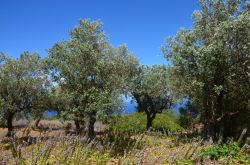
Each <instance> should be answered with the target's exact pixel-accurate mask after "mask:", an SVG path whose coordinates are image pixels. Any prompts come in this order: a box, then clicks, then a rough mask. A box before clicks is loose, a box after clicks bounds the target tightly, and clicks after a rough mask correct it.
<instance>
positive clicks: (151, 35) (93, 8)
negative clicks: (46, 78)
mask: <svg viewBox="0 0 250 165" xmlns="http://www.w3.org/2000/svg"><path fill="white" fill-rule="evenodd" d="M196 9H199V4H198V0H1V1H0V51H2V52H4V53H7V54H8V55H11V56H13V57H18V56H19V55H20V53H21V52H23V51H31V52H34V51H36V52H39V53H40V54H41V55H42V56H45V55H46V54H47V52H46V49H49V48H50V47H51V46H52V45H53V44H54V43H55V42H57V41H63V40H67V39H68V38H69V34H68V32H69V30H70V29H71V28H73V27H74V26H75V25H77V24H78V21H79V20H80V19H81V18H90V19H91V20H96V19H100V20H101V21H102V22H103V24H104V30H105V32H106V33H107V34H108V37H109V40H110V42H111V43H112V44H113V45H114V46H116V47H117V46H118V45H120V44H123V43H125V44H127V46H128V47H129V49H130V51H132V52H133V53H134V54H135V55H136V56H137V57H139V59H140V61H141V63H142V64H149V65H151V64H162V63H166V60H165V59H164V58H163V55H162V53H161V50H160V47H161V45H163V44H164V42H165V38H166V37H167V36H173V35H174V34H176V32H177V31H178V30H179V29H180V28H182V27H185V28H190V27H191V26H192V16H191V15H192V13H193V11H194V10H196Z"/></svg>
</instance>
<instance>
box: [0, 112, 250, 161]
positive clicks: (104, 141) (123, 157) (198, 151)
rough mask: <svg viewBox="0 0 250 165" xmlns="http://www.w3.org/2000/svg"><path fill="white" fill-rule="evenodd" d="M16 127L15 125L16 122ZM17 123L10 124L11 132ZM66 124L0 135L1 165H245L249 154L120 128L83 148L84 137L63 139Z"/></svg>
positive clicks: (233, 147)
mask: <svg viewBox="0 0 250 165" xmlns="http://www.w3.org/2000/svg"><path fill="white" fill-rule="evenodd" d="M137 117H138V116H137ZM132 118H134V116H133V117H132ZM122 121H123V119H121V121H120V124H122ZM18 122H19V124H20V122H21V121H18ZM18 122H15V124H16V126H17V125H18V124H17V123H18ZM22 122H24V121H22ZM69 123H72V122H61V121H59V120H44V121H42V122H41V125H42V127H41V128H46V129H44V130H41V129H31V128H27V127H28V126H27V125H26V127H17V129H16V130H15V131H16V134H15V137H14V138H5V137H4V135H5V133H6V129H1V130H0V136H1V138H0V139H1V142H0V162H1V163H0V164H38V165H48V164H58V165H59V164H63V165H64V164H65V165H67V164H74V165H77V164H81V165H104V164H110V165H111V164H113V165H116V164H124V165H125V164H128V165H130V164H131V165H132V164H135V165H137V164H145V165H155V164H159V165H160V164H249V163H250V155H249V154H250V153H249V150H247V149H246V147H242V146H240V145H238V144H237V143H230V144H228V145H205V144H204V143H203V142H202V139H201V138H199V137H196V138H183V137H182V138H181V137H179V136H169V135H165V134H162V132H153V133H152V132H138V131H134V132H131V131H124V127H122V128H123V129H122V130H123V131H119V129H118V128H117V129H116V130H110V131H105V132H104V133H103V134H101V135H98V136H97V137H96V139H94V140H93V141H92V142H90V143H87V142H86V138H85V136H83V135H82V136H76V135H74V134H72V135H65V128H66V127H67V126H68V124H69ZM26 124H27V123H26ZM73 129H74V128H73V127H72V130H73ZM128 130H129V129H128Z"/></svg>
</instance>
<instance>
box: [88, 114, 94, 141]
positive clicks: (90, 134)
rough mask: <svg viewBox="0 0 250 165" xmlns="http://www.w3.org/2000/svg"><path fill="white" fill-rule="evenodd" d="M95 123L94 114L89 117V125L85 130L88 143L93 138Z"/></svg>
mask: <svg viewBox="0 0 250 165" xmlns="http://www.w3.org/2000/svg"><path fill="white" fill-rule="evenodd" d="M95 122H96V115H94V114H91V115H89V124H88V130H87V137H88V141H91V140H93V139H94V138H95Z"/></svg>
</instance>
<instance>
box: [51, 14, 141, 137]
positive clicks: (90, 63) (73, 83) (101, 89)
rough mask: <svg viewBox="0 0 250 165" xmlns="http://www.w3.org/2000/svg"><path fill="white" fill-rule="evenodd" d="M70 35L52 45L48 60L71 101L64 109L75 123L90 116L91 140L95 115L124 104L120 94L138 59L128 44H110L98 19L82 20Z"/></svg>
mask: <svg viewBox="0 0 250 165" xmlns="http://www.w3.org/2000/svg"><path fill="white" fill-rule="evenodd" d="M70 35H71V38H70V39H69V40H68V41H65V42H60V43H56V44H55V45H54V46H53V47H52V48H51V49H50V51H49V54H50V56H49V57H50V59H49V62H50V66H51V71H52V77H53V78H54V80H55V81H56V82H57V83H58V84H59V86H60V87H61V89H62V92H63V93H64V95H65V96H66V97H67V98H68V100H69V102H70V104H69V105H70V106H68V107H67V109H66V110H65V111H64V112H65V113H66V114H67V115H68V116H71V117H72V119H74V120H75V121H76V123H77V122H78V121H80V122H81V121H83V119H84V118H87V119H88V129H87V135H88V137H89V139H90V140H91V139H93V137H94V123H95V121H96V118H97V117H98V116H103V115H108V114H110V113H112V112H114V111H115V110H120V109H121V108H122V105H123V104H122V103H121V102H122V99H121V98H122V97H121V94H122V93H123V92H124V91H125V90H126V89H127V87H126V82H127V79H128V78H129V74H130V68H133V67H132V66H133V65H135V64H137V60H136V59H135V58H134V57H133V56H132V55H131V54H130V53H129V51H128V49H127V48H126V46H120V47H119V48H117V49H115V48H113V47H112V46H111V45H110V44H109V42H108V40H107V37H106V34H105V33H104V32H103V29H102V24H101V23H100V22H99V21H93V22H92V21H90V20H86V19H84V20H80V23H79V25H78V26H76V27H75V28H73V29H72V30H71V33H70Z"/></svg>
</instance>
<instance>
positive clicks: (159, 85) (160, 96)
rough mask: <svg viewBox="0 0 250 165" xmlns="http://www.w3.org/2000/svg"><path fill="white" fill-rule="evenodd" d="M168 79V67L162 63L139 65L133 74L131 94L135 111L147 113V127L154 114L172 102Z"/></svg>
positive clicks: (168, 106)
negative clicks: (135, 107)
mask: <svg viewBox="0 0 250 165" xmlns="http://www.w3.org/2000/svg"><path fill="white" fill-rule="evenodd" d="M168 81H169V76H168V68H167V67H165V66H163V65H153V66H152V67H149V66H140V67H138V68H137V71H136V74H134V77H133V79H132V82H133V84H134V85H133V86H132V88H131V94H132V96H133V98H134V99H135V100H136V102H137V111H138V112H145V113H146V115H147V125H146V128H147V129H150V128H151V127H152V124H153V120H154V119H155V117H156V114H157V113H162V111H163V110H166V109H169V108H170V107H171V105H172V103H173V98H172V96H171V89H170V88H169V84H168Z"/></svg>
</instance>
